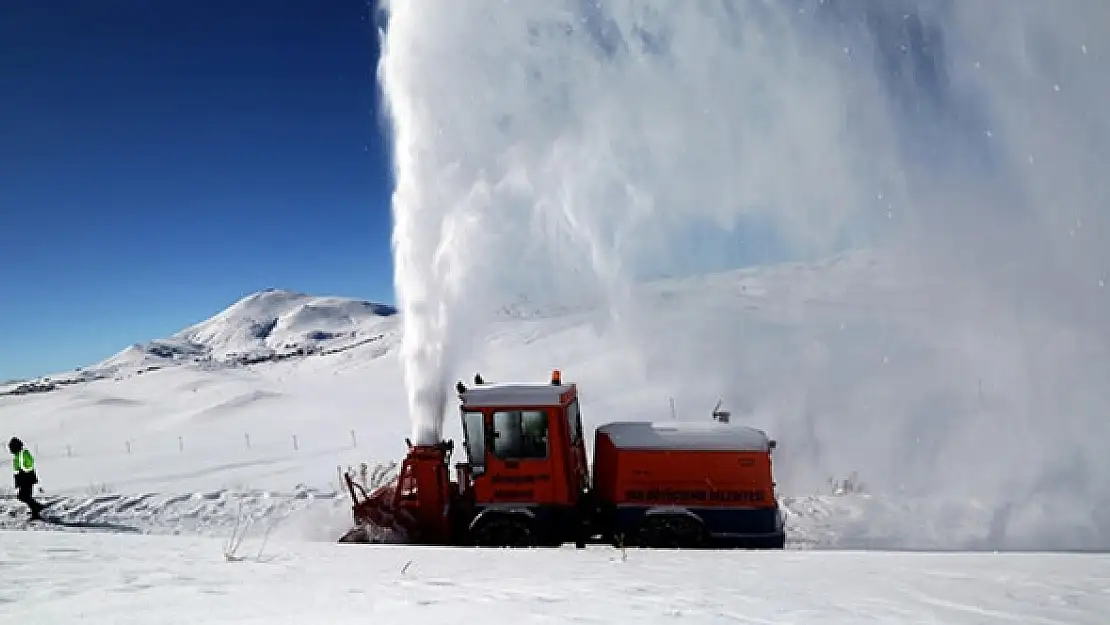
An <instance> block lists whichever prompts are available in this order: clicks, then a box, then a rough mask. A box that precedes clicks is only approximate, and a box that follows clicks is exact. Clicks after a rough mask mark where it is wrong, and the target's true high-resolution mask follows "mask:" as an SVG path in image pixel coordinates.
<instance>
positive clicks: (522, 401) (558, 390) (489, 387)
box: [461, 384, 574, 407]
mask: <svg viewBox="0 0 1110 625" xmlns="http://www.w3.org/2000/svg"><path fill="white" fill-rule="evenodd" d="M572 390H574V385H573V384H563V385H560V386H556V385H554V384H478V385H475V386H468V387H467V390H466V392H464V393H463V394H462V396H461V398H462V403H463V406H490V407H496V406H558V405H561V404H562V403H563V401H562V398H563V395H564V394H565V393H568V392H570V391H572Z"/></svg>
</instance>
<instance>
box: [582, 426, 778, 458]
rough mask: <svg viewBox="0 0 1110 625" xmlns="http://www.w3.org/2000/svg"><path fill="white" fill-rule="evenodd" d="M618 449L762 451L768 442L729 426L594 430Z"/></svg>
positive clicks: (761, 434) (747, 429)
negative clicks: (604, 436)
mask: <svg viewBox="0 0 1110 625" xmlns="http://www.w3.org/2000/svg"><path fill="white" fill-rule="evenodd" d="M598 432H600V433H604V434H605V435H606V436H608V437H609V439H610V440H611V441H613V445H614V446H615V447H617V448H618V449H667V450H679V449H700V450H715V451H766V450H767V449H768V448H769V446H770V442H771V441H770V439H769V438H767V434H766V433H765V432H763V431H762V430H758V429H756V428H753V427H748V426H744V425H734V424H731V423H727V424H726V423H717V422H711V423H687V422H683V423H647V422H635V421H625V422H619V423H607V424H605V425H603V426H601V427H599V428H598Z"/></svg>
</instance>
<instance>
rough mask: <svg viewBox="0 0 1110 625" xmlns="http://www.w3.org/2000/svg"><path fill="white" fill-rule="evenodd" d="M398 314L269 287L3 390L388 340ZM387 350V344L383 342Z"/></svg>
mask: <svg viewBox="0 0 1110 625" xmlns="http://www.w3.org/2000/svg"><path fill="white" fill-rule="evenodd" d="M396 314H397V310H396V309H395V308H394V307H392V306H389V305H386V304H379V303H374V302H368V301H364V300H358V299H353V298H347V297H319V296H311V295H306V294H303V293H297V292H294V291H288V290H281V289H266V290H264V291H260V292H257V293H253V294H251V295H248V296H246V297H244V298H242V299H240V300H239V301H237V302H235V303H234V304H232V305H231V306H229V307H227V308H226V309H225V310H223V311H221V312H219V313H218V314H216V315H215V316H213V317H211V318H210V319H207V320H205V321H202V322H200V323H197V324H194V325H191V326H189V327H186V328H184V329H182V330H180V331H179V332H176V333H174V334H173V335H172V336H169V337H164V338H159V339H154V340H151V341H149V342H147V343H143V344H135V345H130V346H128V347H127V348H125V349H123V350H122V351H120V352H119V353H118V354H115V355H113V356H111V357H109V358H107V359H105V360H104V361H102V362H99V363H96V364H93V365H90V366H87V367H82V368H80V369H78V370H76V371H72V372H64V373H59V374H53V375H49V376H45V377H43V378H39V379H36V380H29V381H19V382H12V383H9V384H8V385H7V386H6V388H5V387H0V393H4V392H8V393H28V392H45V391H50V390H55V389H57V388H59V387H62V386H66V385H70V384H75V383H80V382H87V381H90V380H94V379H100V378H104V377H121V378H122V377H127V376H130V375H135V374H141V373H146V372H149V371H154V370H157V369H160V368H162V367H166V366H173V365H189V366H193V367H199V368H207V369H211V368H220V367H227V366H235V365H246V364H253V363H259V362H265V361H276V360H283V359H286V358H295V357H305V356H312V355H320V354H330V353H336V352H340V351H343V350H347V349H351V348H353V347H356V346H359V345H368V344H370V343H374V342H383V343H384V342H385V341H386V339H387V336H389V335H390V334H391V333H393V332H394V330H395V326H396V320H395V319H394V317H395V315H396ZM381 349H387V347H385V346H384V344H383V346H382V347H381Z"/></svg>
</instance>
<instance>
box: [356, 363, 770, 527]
mask: <svg viewBox="0 0 1110 625" xmlns="http://www.w3.org/2000/svg"><path fill="white" fill-rule="evenodd" d="M456 390H457V391H458V394H459V401H460V413H461V417H462V424H463V438H464V441H463V447H464V449H465V451H466V455H467V461H466V462H460V463H457V464H456V465H455V474H456V478H457V479H456V480H451V476H450V470H449V466H450V458H451V454H452V452H453V450H454V444H453V443H452V442H450V441H444V442H441V443H439V444H436V445H424V446H421V445H417V446H413V445H411V444H410V445H409V452H408V455H407V456H406V457H405V459H404V462H403V463H402V465H401V471H400V473H399V474H398V477H397V479H396V480H395V481H394V482H393V483H392V484H388V485H386V486H383V487H380V488H378V489H376V490H375V491H373V492H372V493H367V492H365V490H363V489H362V488H361V487H360V486H359V485H358V484H357V483H355V482H354V480H352V479H351V477H350V476H349V475H348V476H346V481H347V487H348V489H349V490H350V493H351V497H352V500H353V501H354V505H353V513H354V518H355V523H356V527H355V528H354V529H352V530H351V531H350V532H348V533H347V535H345V536H344V537H343V538H342V539H340V542H374V541H375V536H377V535H380V534H383V533H384V534H386V535H391V536H393V537H395V539H396V540H400V541H404V542H408V543H416V544H434V545H459V546H462V545H472V546H515V547H532V546H559V545H562V544H565V543H568V542H573V543H575V544H576V545H577V546H578V547H584V546H585V545H586V544H587V543H607V544H615V545H627V546H641V547H684V548H696V547H742V548H763V549H782V548H783V547H784V546H785V538H786V535H785V527H784V518H783V515H782V512H781V510H780V507H779V504H778V500H777V497H776V493H775V484H774V478H773V471H772V463H771V453H772V451H773V450H774V448H775V442H774V441H772V440H770V439H769V438H768V437H767V436H766V434H765V433H764V432H762V431H760V430H757V429H755V428H751V427H746V426H742V425H734V424H728V423H719V422H706V423H686V422H668V423H647V422H617V423H608V424H605V425H603V426H601V427H599V428H598V429H597V430H596V431H595V432H594V452H595V453H594V462H593V472H592V473H593V474H592V476H591V471H590V468H589V464H588V460H587V457H586V447H585V432H584V431H583V428H582V417H581V409H580V405H579V398H578V387H577V386H576V385H575V384H568V385H564V384H563V382H562V375H561V373H560V372H559V371H555V372H554V373H553V375H552V377H551V380H550V382H549V383H547V384H486V383H485V382H484V381H483V380H482V379H481V377H480V376H475V385H474V386H472V387H470V388H467V387H466V386H465V385H463V384H462V383H461V382H460V383H459V384H458V385H457V386H456Z"/></svg>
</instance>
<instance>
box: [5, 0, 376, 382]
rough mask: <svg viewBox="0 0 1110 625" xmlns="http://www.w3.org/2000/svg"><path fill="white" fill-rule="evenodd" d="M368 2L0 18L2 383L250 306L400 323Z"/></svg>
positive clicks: (169, 5) (131, 6) (131, 4)
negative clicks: (381, 308) (392, 308)
mask: <svg viewBox="0 0 1110 625" xmlns="http://www.w3.org/2000/svg"><path fill="white" fill-rule="evenodd" d="M376 56H377V35H376V33H375V27H374V24H373V22H372V16H371V15H370V12H369V10H368V8H367V3H366V0H328V1H327V2H312V1H308V0H235V1H234V2H222V1H216V0H159V1H157V2H151V1H149V0H103V1H96V2H92V1H89V0H52V1H50V2H39V1H37V0H7V1H5V2H3V3H0V94H3V95H2V96H0V137H2V140H0V219H2V222H0V266H2V267H3V268H4V272H3V276H4V281H3V287H2V293H3V295H2V296H0V298H2V299H0V380H2V379H8V378H12V377H24V376H33V375H40V374H44V373H48V372H51V371H59V370H65V369H69V368H72V367H76V366H81V365H84V364H89V363H92V362H96V361H98V360H100V359H102V358H104V357H106V356H109V355H111V354H113V353H115V352H116V351H118V350H120V349H122V348H123V347H125V346H127V345H128V344H130V343H134V342H140V341H145V340H149V339H151V338H154V337H157V336H164V335H167V334H170V333H172V332H174V331H176V330H178V329H180V328H181V327H183V326H185V325H188V324H190V323H193V322H196V321H199V320H202V319H204V318H207V317H209V316H211V315H212V314H214V313H216V312H218V311H219V310H221V309H222V308H224V307H226V306H227V305H229V304H230V303H232V302H233V301H235V300H236V299H238V298H240V297H242V296H243V295H246V294H248V293H250V292H253V291H256V290H259V289H263V288H267V287H279V288H290V289H295V290H300V291H306V292H311V293H320V294H342V295H349V296H355V297H363V298H367V299H371V300H375V301H384V302H388V303H393V302H392V300H393V295H392V285H391V280H392V277H391V275H392V274H391V272H392V270H391V266H390V246H389V236H390V215H389V204H388V202H389V193H390V187H391V185H390V179H389V175H390V174H389V161H388V153H387V149H388V148H387V146H386V145H385V143H384V141H383V138H382V136H381V126H380V117H379V115H378V112H377V102H376V95H377V94H376V85H375V82H374V68H375V63H376Z"/></svg>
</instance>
